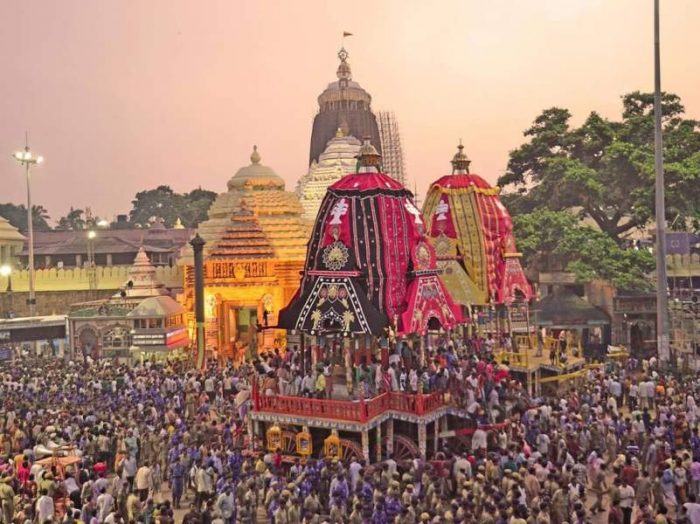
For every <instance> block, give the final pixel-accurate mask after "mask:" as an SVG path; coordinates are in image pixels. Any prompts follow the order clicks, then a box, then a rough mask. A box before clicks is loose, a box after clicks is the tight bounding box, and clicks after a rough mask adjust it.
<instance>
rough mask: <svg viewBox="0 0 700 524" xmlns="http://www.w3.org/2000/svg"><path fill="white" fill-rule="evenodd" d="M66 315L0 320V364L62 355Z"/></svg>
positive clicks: (63, 351)
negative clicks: (23, 354)
mask: <svg viewBox="0 0 700 524" xmlns="http://www.w3.org/2000/svg"><path fill="white" fill-rule="evenodd" d="M65 342H66V316H65V315H48V316H41V317H24V318H11V319H1V320H0V361H3V360H10V359H12V358H21V357H22V353H28V354H33V355H36V356H42V355H44V356H64V354H65Z"/></svg>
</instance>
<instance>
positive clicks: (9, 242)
mask: <svg viewBox="0 0 700 524" xmlns="http://www.w3.org/2000/svg"><path fill="white" fill-rule="evenodd" d="M24 241H25V238H24V235H22V233H20V232H19V230H18V229H17V228H16V227H14V226H13V225H12V224H10V222H9V220H7V219H5V218H3V217H0V266H4V265H5V264H7V265H9V266H11V267H14V266H15V265H16V257H17V255H18V254H19V253H20V252H21V251H22V248H23V247H24Z"/></svg>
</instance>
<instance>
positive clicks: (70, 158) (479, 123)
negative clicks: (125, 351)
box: [0, 0, 700, 218]
mask: <svg viewBox="0 0 700 524" xmlns="http://www.w3.org/2000/svg"><path fill="white" fill-rule="evenodd" d="M652 8H653V1H652V0H454V1H446V0H433V1H427V0H397V1H389V0H373V1H363V0H352V1H342V2H341V1H330V0H329V1H326V2H323V1H312V0H289V1H276V2H273V1H241V0H218V1H214V0H203V1H195V0H139V1H136V0H99V1H90V0H55V1H49V0H2V2H0V64H2V74H1V75H0V182H1V184H0V202H5V201H14V202H21V201H23V199H24V198H25V186H24V178H23V176H22V173H21V171H20V170H19V169H18V167H17V166H16V165H15V163H14V161H13V160H12V158H11V156H10V155H11V153H12V152H13V151H15V150H16V149H17V148H18V147H21V146H22V145H23V140H24V131H25V129H26V130H28V131H29V138H30V145H31V146H32V147H33V149H35V150H36V151H37V152H39V153H41V154H43V155H44V156H45V157H46V163H45V164H44V165H42V166H41V167H40V168H39V169H38V170H37V171H36V175H35V177H34V180H35V183H34V185H33V188H34V191H33V193H34V199H35V202H37V203H42V204H44V205H45V206H46V207H47V208H48V209H49V212H50V213H51V216H52V217H53V218H58V217H59V216H60V215H62V214H64V213H65V212H66V211H67V210H68V207H69V206H70V205H74V206H76V207H85V206H92V208H93V211H94V212H96V213H98V214H101V215H102V216H107V217H108V218H112V217H113V215H114V214H115V213H118V212H128V210H129V209H130V200H131V198H132V197H133V195H134V193H135V192H136V191H138V190H141V189H146V188H153V187H155V186H157V185H159V184H170V185H171V186H172V187H173V188H175V189H176V190H178V191H184V190H190V189H192V188H194V187H197V186H202V187H204V188H208V189H213V190H216V191H223V190H225V188H226V181H227V180H228V179H229V177H230V176H231V175H232V174H233V173H235V171H236V169H238V167H240V166H242V165H244V164H247V163H248V157H249V155H250V152H251V149H252V145H253V144H257V145H258V147H259V150H260V153H261V155H262V157H263V163H265V164H268V165H270V166H272V167H273V168H274V169H275V170H276V171H277V172H278V173H279V174H280V175H281V176H282V177H283V178H284V179H285V180H286V181H287V188H288V189H293V187H294V184H295V183H296V180H297V179H298V178H299V177H300V176H301V175H302V174H304V173H305V171H306V169H307V164H306V162H307V159H308V154H309V138H310V133H311V122H312V118H313V115H314V113H315V111H316V109H317V103H316V97H317V96H318V94H319V93H320V92H321V91H322V90H323V89H324V88H325V86H326V84H327V83H328V82H330V81H332V80H335V70H336V66H337V58H336V53H337V51H338V48H339V46H340V43H341V38H340V35H341V33H342V31H343V30H347V31H351V32H353V33H354V34H355V36H353V37H351V38H348V39H347V41H346V47H347V49H348V51H349V53H350V59H349V61H350V63H351V65H352V70H353V78H354V79H355V80H357V81H358V82H359V83H360V84H361V85H362V86H363V87H364V88H365V89H367V90H368V91H369V92H370V93H371V95H372V97H373V107H374V109H375V110H379V109H391V110H393V111H395V113H396V116H397V118H398V121H399V125H400V127H401V132H402V136H403V142H404V151H405V155H406V161H407V167H408V175H409V180H410V185H411V186H413V181H414V180H415V181H416V182H417V186H418V191H419V193H421V194H422V193H423V192H424V191H425V189H426V188H427V185H428V184H429V182H430V181H431V180H434V179H436V178H437V177H439V176H442V175H444V174H446V173H447V172H448V171H449V163H448V162H449V159H450V158H451V156H452V154H453V153H454V150H455V145H456V144H457V141H458V139H459V138H460V137H461V138H463V140H464V143H465V145H466V151H467V153H468V154H469V156H470V157H471V158H472V160H473V163H472V168H473V171H475V172H478V173H480V174H481V175H483V176H485V178H487V179H488V180H489V181H492V182H494V181H495V180H496V178H497V177H498V176H499V175H500V174H501V173H502V172H503V170H504V169H505V166H506V163H507V158H508V151H509V150H511V149H513V148H514V147H517V146H518V145H519V144H520V143H521V142H522V131H523V130H524V129H526V128H527V127H528V126H529V124H530V122H531V121H532V120H533V119H534V118H535V116H537V115H538V114H539V113H540V111H541V110H542V109H543V108H545V107H550V106H553V105H559V106H564V107H567V108H569V109H570V110H571V111H572V112H573V114H574V117H575V121H576V122H580V121H581V120H582V119H583V118H584V117H585V116H586V114H587V113H588V112H589V111H590V110H592V109H596V110H598V111H599V112H601V113H603V114H604V115H606V116H610V117H615V116H618V115H619V112H620V98H619V97H620V95H622V94H623V93H626V92H628V91H632V90H637V89H639V90H651V89H652V87H653V84H652V82H653V69H652V65H653V63H652V59H653V42H652V14H653V13H652ZM699 20H700V1H698V0H662V60H663V88H664V89H665V90H668V91H673V92H675V93H677V94H679V95H680V96H681V97H682V99H683V101H684V103H685V105H686V109H687V111H688V114H689V115H690V116H691V117H694V118H700V53H698V49H700V31H698V30H697V24H698V21H699Z"/></svg>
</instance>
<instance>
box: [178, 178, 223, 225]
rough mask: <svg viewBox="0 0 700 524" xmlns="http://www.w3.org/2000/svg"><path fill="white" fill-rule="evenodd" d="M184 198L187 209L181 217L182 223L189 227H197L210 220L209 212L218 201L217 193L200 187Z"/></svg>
mask: <svg viewBox="0 0 700 524" xmlns="http://www.w3.org/2000/svg"><path fill="white" fill-rule="evenodd" d="M184 197H185V201H186V202H187V208H186V209H185V212H184V213H183V215H182V216H181V219H182V223H183V224H184V225H185V226H187V227H197V225H198V224H199V223H200V222H203V221H205V220H206V219H207V218H208V213H207V212H208V211H209V208H210V207H211V205H212V203H213V202H214V199H216V193H215V192H214V191H207V190H206V189H202V188H201V187H200V188H198V189H193V190H192V191H190V192H189V193H186V194H185V195H184Z"/></svg>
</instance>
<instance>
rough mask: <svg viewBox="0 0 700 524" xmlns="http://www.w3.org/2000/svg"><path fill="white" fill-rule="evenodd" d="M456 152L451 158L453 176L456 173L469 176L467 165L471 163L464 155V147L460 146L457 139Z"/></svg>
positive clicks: (460, 140)
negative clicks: (460, 172) (462, 172)
mask: <svg viewBox="0 0 700 524" xmlns="http://www.w3.org/2000/svg"><path fill="white" fill-rule="evenodd" d="M457 150H458V151H457V152H456V153H455V156H453V157H452V161H451V164H452V174H453V175H454V174H455V172H456V171H464V172H465V173H466V174H469V164H471V163H472V161H471V160H469V158H467V155H466V154H465V153H464V146H463V145H462V139H461V138H460V139H459V145H458V146H457Z"/></svg>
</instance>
